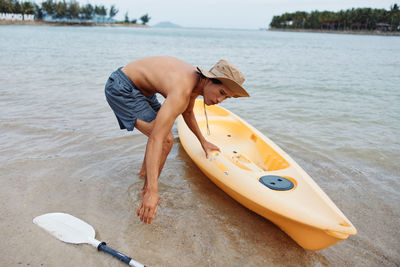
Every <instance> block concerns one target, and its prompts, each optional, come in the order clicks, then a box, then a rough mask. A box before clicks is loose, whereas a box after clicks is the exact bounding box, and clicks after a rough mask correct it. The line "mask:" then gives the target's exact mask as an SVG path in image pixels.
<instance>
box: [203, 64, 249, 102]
mask: <svg viewBox="0 0 400 267" xmlns="http://www.w3.org/2000/svg"><path fill="white" fill-rule="evenodd" d="M197 69H198V70H199V71H200V73H201V74H203V75H204V76H206V77H207V78H211V79H218V80H220V81H221V82H222V84H224V85H225V86H226V87H228V88H229V89H230V90H231V91H232V92H233V97H249V96H250V95H249V94H248V93H247V91H246V90H245V89H244V88H243V87H242V84H243V82H244V80H245V78H244V75H243V74H242V73H241V72H240V70H238V69H237V68H236V67H235V66H233V64H232V63H230V62H228V61H226V60H224V59H221V60H219V61H218V62H217V64H215V65H214V66H213V67H212V68H211V69H210V70H209V71H206V70H202V69H200V68H199V67H197Z"/></svg>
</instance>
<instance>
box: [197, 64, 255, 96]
mask: <svg viewBox="0 0 400 267" xmlns="http://www.w3.org/2000/svg"><path fill="white" fill-rule="evenodd" d="M197 70H198V71H200V73H201V74H203V75H204V76H206V77H207V78H210V79H217V80H219V81H221V82H222V84H223V85H225V86H226V87H228V88H229V90H231V91H232V93H233V97H235V98H237V97H250V95H249V93H247V91H246V90H245V89H244V88H243V87H242V86H241V85H240V84H238V83H237V82H235V81H234V80H232V79H229V78H226V77H222V76H217V75H215V74H213V73H211V72H209V71H206V70H202V69H200V68H199V67H197Z"/></svg>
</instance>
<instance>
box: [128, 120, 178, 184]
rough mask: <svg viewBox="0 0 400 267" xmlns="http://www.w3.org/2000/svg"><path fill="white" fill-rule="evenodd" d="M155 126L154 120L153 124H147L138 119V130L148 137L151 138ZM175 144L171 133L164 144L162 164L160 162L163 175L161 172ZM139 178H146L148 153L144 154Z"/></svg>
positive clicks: (136, 125)
mask: <svg viewBox="0 0 400 267" xmlns="http://www.w3.org/2000/svg"><path fill="white" fill-rule="evenodd" d="M153 126H154V120H153V121H152V122H145V121H142V120H140V119H137V120H136V124H135V127H136V129H138V130H139V131H141V132H142V133H143V134H144V135H146V136H147V137H149V136H150V135H151V132H152V130H153ZM173 144H174V136H173V135H172V132H169V134H168V136H167V138H166V139H165V140H164V143H163V148H162V155H161V162H160V166H159V173H161V170H162V169H163V167H164V164H165V160H166V159H167V156H168V154H169V152H170V151H171V149H172V146H173ZM146 152H147V151H146ZM138 176H139V177H145V176H146V153H145V154H144V159H143V164H142V168H141V170H140V172H139V174H138Z"/></svg>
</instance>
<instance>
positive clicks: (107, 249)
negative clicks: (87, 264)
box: [97, 242, 132, 264]
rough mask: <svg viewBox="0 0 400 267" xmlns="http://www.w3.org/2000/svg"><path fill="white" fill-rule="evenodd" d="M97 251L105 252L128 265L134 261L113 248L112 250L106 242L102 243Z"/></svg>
mask: <svg viewBox="0 0 400 267" xmlns="http://www.w3.org/2000/svg"><path fill="white" fill-rule="evenodd" d="M97 250H99V251H104V252H106V253H108V254H110V255H112V256H114V257H116V258H117V259H119V260H120V261H123V262H125V263H126V264H129V262H130V261H131V260H132V259H131V258H129V257H128V256H126V255H124V254H122V253H120V252H118V251H116V250H113V249H112V248H110V247H109V246H107V245H106V243H105V242H101V243H100V244H99V245H98V246H97Z"/></svg>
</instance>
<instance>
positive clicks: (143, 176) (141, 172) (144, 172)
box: [136, 171, 146, 179]
mask: <svg viewBox="0 0 400 267" xmlns="http://www.w3.org/2000/svg"><path fill="white" fill-rule="evenodd" d="M136 176H137V177H138V178H140V179H144V178H146V171H140V172H139V173H138V174H136Z"/></svg>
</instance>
